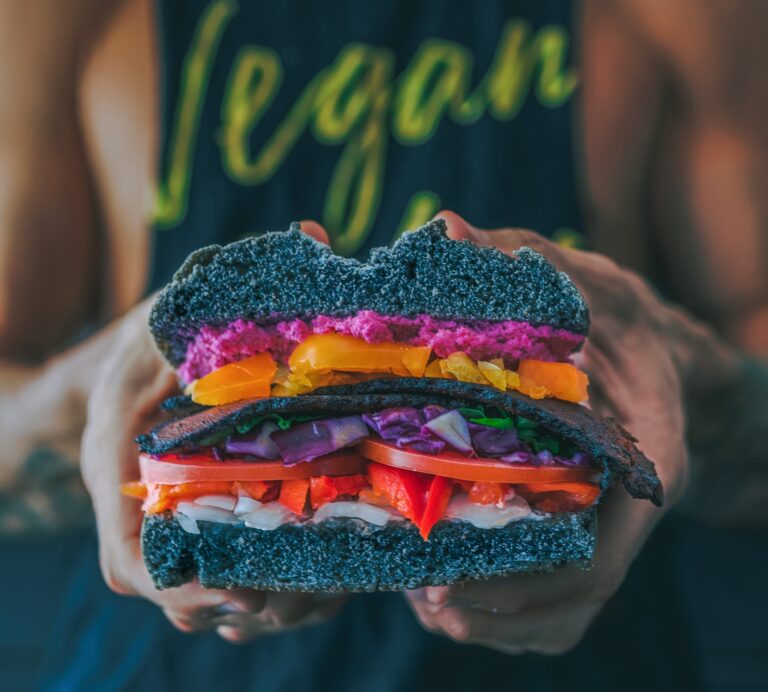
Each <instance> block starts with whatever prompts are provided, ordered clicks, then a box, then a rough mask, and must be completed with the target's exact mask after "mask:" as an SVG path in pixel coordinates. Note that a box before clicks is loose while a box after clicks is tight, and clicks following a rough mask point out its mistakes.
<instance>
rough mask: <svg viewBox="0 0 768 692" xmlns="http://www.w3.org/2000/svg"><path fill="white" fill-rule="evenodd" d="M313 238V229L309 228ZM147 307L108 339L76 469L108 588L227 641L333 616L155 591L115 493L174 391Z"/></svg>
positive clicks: (289, 602)
mask: <svg viewBox="0 0 768 692" xmlns="http://www.w3.org/2000/svg"><path fill="white" fill-rule="evenodd" d="M304 230H305V232H310V233H311V234H312V235H314V236H315V237H317V238H318V239H319V240H323V239H324V237H325V236H324V233H320V232H319V231H318V230H317V228H316V227H315V226H313V225H309V224H308V225H307V226H306V227H305V228H304ZM149 305H150V302H149V301H147V302H145V303H143V304H142V305H140V306H139V307H137V308H135V309H134V310H133V311H132V312H131V313H129V314H128V315H127V316H126V317H125V318H124V319H123V322H122V324H121V325H120V327H119V329H118V331H117V332H116V338H115V339H114V342H113V343H114V348H113V350H112V353H111V355H110V356H109V358H108V359H107V361H106V362H105V363H104V365H103V367H102V369H101V372H100V376H99V378H98V382H97V383H96V385H95V387H94V390H93V393H92V395H91V397H90V400H89V403H88V424H87V426H86V430H85V434H84V436H83V450H82V462H81V463H82V471H83V478H84V479H85V483H86V487H87V488H88V491H89V492H90V494H91V497H92V499H93V506H94V510H95V513H96V525H97V529H98V533H99V549H100V562H101V568H102V572H103V574H104V578H105V580H106V582H107V584H108V585H109V586H110V588H111V589H112V590H113V591H116V592H117V593H120V594H124V595H132V596H142V597H144V598H146V599H148V600H150V601H152V602H153V603H155V604H157V605H158V606H159V607H160V608H162V609H163V612H164V613H165V614H166V616H167V617H168V619H169V620H170V621H171V622H172V623H173V624H174V625H175V626H176V627H177V628H178V629H180V630H181V631H183V632H200V631H204V630H212V629H215V630H216V631H217V632H218V633H219V634H220V635H221V636H222V637H224V638H225V639H228V640H229V641H232V642H244V641H247V640H248V639H251V638H253V637H255V636H258V635H260V634H266V633H270V632H277V631H281V630H285V629H288V628H293V627H298V626H302V625H308V624H312V623H315V622H320V621H321V620H323V619H324V618H327V617H329V616H331V615H332V614H333V613H335V612H336V610H338V608H339V607H340V606H341V604H342V603H343V601H344V598H343V597H339V596H327V595H324V594H306V593H302V594H281V593H264V592H260V591H254V590H250V589H231V590H214V589H204V588H203V587H201V586H200V585H199V584H197V583H189V584H185V585H184V586H181V587H179V588H174V589H168V590H165V591H158V590H157V589H156V588H155V586H154V584H153V583H152V580H151V578H150V576H149V573H148V572H147V570H146V568H145V566H144V562H143V560H142V556H141V548H140V545H139V534H140V529H141V519H142V515H141V511H140V510H139V507H138V505H137V503H136V501H135V500H132V499H129V498H125V497H122V496H121V495H120V484H121V483H124V482H126V481H129V480H135V479H136V477H137V475H138V470H139V469H138V463H137V458H138V449H137V447H136V443H135V442H134V439H135V437H136V436H137V435H139V434H140V433H143V432H146V431H147V430H148V429H149V428H150V427H151V426H152V424H153V423H154V422H155V420H156V419H157V416H158V404H159V403H160V402H161V401H162V400H163V399H164V398H166V397H167V396H170V395H171V394H174V393H177V391H178V386H177V383H176V378H175V375H174V372H173V370H172V368H171V367H170V366H169V365H168V364H167V363H166V362H165V361H164V360H163V358H162V357H161V355H160V353H159V352H158V350H157V348H156V347H155V344H154V341H153V340H152V337H151V335H150V333H149V330H148V329H147V317H148V313H149Z"/></svg>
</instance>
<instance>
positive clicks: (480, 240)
mask: <svg viewBox="0 0 768 692" xmlns="http://www.w3.org/2000/svg"><path fill="white" fill-rule="evenodd" d="M435 218H436V219H442V220H443V221H445V224H446V234H447V236H448V237H449V238H451V239H452V240H470V241H472V242H473V243H477V244H478V245H488V246H494V247H497V248H498V249H499V250H502V251H504V252H507V253H510V252H514V251H515V250H519V249H520V248H521V247H530V248H533V249H534V250H536V251H538V252H540V253H541V254H543V255H544V256H545V257H547V258H548V259H550V260H551V261H553V262H559V261H561V260H562V259H563V257H564V249H563V248H562V247H560V246H559V245H556V244H555V243H553V242H551V241H549V240H547V239H546V238H544V237H543V236H541V235H539V234H538V233H536V232H535V231H531V230H528V229H525V228H498V229H488V228H478V227H477V226H473V225H472V224H471V223H469V222H468V221H467V220H466V219H464V218H462V217H461V216H459V215H458V214H456V213H455V212H452V211H450V210H448V209H445V210H443V211H441V212H439V213H438V214H437V216H435ZM569 251H570V250H569Z"/></svg>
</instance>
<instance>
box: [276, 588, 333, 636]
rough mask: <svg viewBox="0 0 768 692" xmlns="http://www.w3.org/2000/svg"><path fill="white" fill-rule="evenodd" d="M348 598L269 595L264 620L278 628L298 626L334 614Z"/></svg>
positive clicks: (297, 594)
mask: <svg viewBox="0 0 768 692" xmlns="http://www.w3.org/2000/svg"><path fill="white" fill-rule="evenodd" d="M345 600H346V596H338V595H333V594H315V593H274V592H273V593H269V594H268V596H267V603H266V606H265V608H264V613H263V615H264V620H265V622H268V623H269V624H270V625H272V626H274V627H278V628H281V629H282V628H286V627H292V626H294V625H298V624H299V623H301V622H303V621H304V620H306V619H307V618H309V617H312V616H313V615H315V616H316V615H317V611H321V612H322V613H333V612H336V610H338V609H339V608H340V607H341V605H343V603H344V601H345Z"/></svg>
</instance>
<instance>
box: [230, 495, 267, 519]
mask: <svg viewBox="0 0 768 692" xmlns="http://www.w3.org/2000/svg"><path fill="white" fill-rule="evenodd" d="M263 506H264V505H263V504H262V503H261V502H259V501H258V500H254V499H253V498H252V497H247V496H245V495H241V496H240V497H238V498H237V504H236V505H235V515H236V516H238V517H239V516H241V515H242V514H248V513H249V512H255V511H256V510H257V509H260V508H261V507H263Z"/></svg>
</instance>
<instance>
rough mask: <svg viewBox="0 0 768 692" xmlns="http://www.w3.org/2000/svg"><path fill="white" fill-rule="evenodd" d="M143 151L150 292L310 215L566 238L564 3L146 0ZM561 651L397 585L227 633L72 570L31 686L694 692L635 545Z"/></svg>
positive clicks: (669, 588) (671, 607) (345, 243)
mask: <svg viewBox="0 0 768 692" xmlns="http://www.w3.org/2000/svg"><path fill="white" fill-rule="evenodd" d="M157 7H158V21H159V38H160V45H161V55H162V106H163V107H162V149H161V152H162V156H161V164H160V170H159V171H158V186H157V198H156V206H155V213H154V229H155V230H154V249H153V265H152V275H151V281H150V288H152V289H154V288H157V287H159V286H162V285H163V284H164V283H165V282H167V281H168V280H169V278H170V277H171V275H172V273H173V272H174V271H175V270H176V268H177V267H178V266H179V265H180V264H181V262H182V261H183V259H184V258H185V257H186V256H187V255H188V254H189V253H190V252H191V251H192V250H195V249H196V248H198V247H200V246H202V245H206V244H210V243H226V242H230V241H233V240H236V239H238V238H241V237H243V236H245V235H248V234H253V233H260V232H264V231H266V230H282V229H285V228H287V226H288V224H289V222H290V221H293V220H301V219H310V218H311V219H316V220H318V221H320V222H322V223H323V224H324V225H325V227H326V228H327V229H328V231H329V234H330V237H331V241H332V245H333V247H334V248H335V249H336V251H337V252H340V253H343V254H346V255H355V256H359V257H364V256H365V255H366V253H367V251H368V249H369V248H371V247H373V246H377V245H382V244H387V243H389V242H391V241H392V240H394V239H395V238H396V237H397V235H398V234H399V233H401V232H402V231H403V230H405V229H409V228H414V227H416V226H418V225H419V224H421V223H422V222H424V221H426V220H427V219H429V218H431V217H432V216H433V215H434V214H435V213H436V212H437V211H439V210H440V209H442V208H449V209H452V210H454V211H456V212H458V213H460V214H461V215H463V216H464V217H466V218H467V219H468V220H470V221H471V222H472V223H474V224H476V225H478V226H480V227H487V228H494V227H503V226H520V227H528V228H532V229H535V230H537V231H539V232H541V233H543V234H546V235H548V236H550V237H555V238H556V239H559V240H562V241H563V242H568V243H573V242H578V240H579V234H578V230H579V229H580V225H581V224H580V216H579V204H578V196H577V191H576V186H575V183H574V181H575V172H574V154H573V151H574V142H573V139H572V131H573V130H572V120H573V104H574V99H575V95H576V93H577V89H578V79H579V78H578V73H577V71H576V68H575V65H574V61H573V55H572V43H573V25H574V21H573V20H574V17H573V16H572V12H573V8H572V5H571V3H570V2H568V1H567V0H484V1H483V2H464V1H460V0H421V1H419V2H415V1H414V0H386V1H385V0H332V1H330V0H329V1H326V2H311V1H309V0H282V1H280V2H269V3H268V2H255V1H254V2H248V1H246V0H241V2H239V3H238V2H235V1H234V0H159V2H158V5H157ZM667 550H668V549H667V542H666V538H665V533H664V531H663V530H661V531H657V533H656V534H655V535H654V537H653V538H652V540H651V541H650V542H649V545H648V546H647V547H646V549H645V551H644V553H643V556H641V558H640V559H639V560H638V562H637V563H636V565H635V567H634V568H633V570H632V572H631V574H630V577H629V579H628V581H627V582H626V583H625V585H624V587H623V588H622V591H621V592H620V594H619V596H618V597H617V598H616V599H614V600H613V602H612V603H611V605H610V606H609V607H608V608H607V609H606V611H605V612H604V613H603V614H602V615H601V617H600V618H599V621H598V623H597V624H596V625H595V627H594V628H593V629H592V630H591V632H590V634H589V635H588V637H587V639H586V641H585V642H584V643H583V644H582V645H581V646H580V647H579V649H578V650H577V651H576V652H574V653H572V654H569V655H567V656H565V657H560V658H557V659H549V658H544V657H537V656H526V657H511V656H505V655H503V654H501V653H498V652H495V651H492V650H490V649H488V648H484V647H479V646H472V645H460V644H456V643H454V642H451V641H450V640H448V639H446V638H444V637H438V636H436V635H433V634H429V633H428V632H426V631H425V630H423V629H422V628H421V627H420V626H419V625H418V623H417V622H416V620H415V618H414V616H413V614H412V613H411V612H410V610H409V609H408V607H407V605H406V602H405V599H404V598H403V597H402V595H400V594H373V595H356V596H353V597H352V598H351V599H350V601H349V603H348V604H347V605H346V606H345V607H344V609H343V610H342V612H341V613H340V614H339V615H338V616H337V617H336V618H335V619H334V620H332V621H331V622H329V623H326V624H323V625H320V626H315V627H312V628H308V629H303V630H298V631H295V632H287V633H284V634H280V635H276V636H271V637H264V638H261V639H259V640H257V641H255V642H254V643H252V644H250V645H248V646H245V647H235V646H232V645H230V644H227V643H225V642H223V641H222V640H220V639H218V638H217V637H215V636H214V635H198V636H194V637H190V636H187V635H182V634H179V633H178V632H176V631H175V630H173V629H172V628H171V626H170V625H169V624H168V623H167V622H166V621H165V619H164V617H163V615H162V613H161V612H160V611H159V610H158V609H157V608H156V607H155V606H153V605H151V604H149V603H145V602H142V601H139V600H136V599H125V598H120V597H118V596H115V595H114V594H112V593H110V592H109V591H108V590H107V589H106V587H105V586H104V584H103V582H102V579H101V576H100V574H99V571H98V564H97V559H96V550H95V547H94V545H93V544H92V545H90V546H88V550H86V552H84V554H83V557H82V564H81V565H80V568H79V569H80V571H79V572H78V573H77V574H76V575H75V576H74V577H73V579H72V586H71V588H70V596H69V599H68V601H67V606H66V609H65V612H64V613H63V614H62V616H61V618H60V623H61V624H60V626H59V630H57V631H56V632H54V634H53V637H54V641H56V642H57V646H56V650H55V656H52V659H51V661H50V662H49V666H48V673H47V679H48V680H49V681H50V684H49V686H48V687H47V689H56V690H59V689H73V690H74V689H77V690H79V689H83V690H86V689H87V690H101V689H109V690H134V689H135V690H142V691H144V692H150V691H153V690H162V691H163V692H166V691H168V690H177V689H178V690H184V692H195V691H197V690H200V691H203V692H210V691H211V690H216V692H225V691H227V692H228V691H230V690H231V691H232V692H235V691H237V692H242V691H244V690H259V691H260V692H273V691H274V692H277V691H278V690H286V691H289V692H304V691H314V690H318V691H325V690H333V692H389V691H398V692H399V691H405V692H407V691H410V690H414V691H416V690H418V691H419V692H428V691H430V690H435V691H438V692H449V691H452V690H494V691H496V690H545V691H548V690H593V691H598V690H607V689H611V690H614V689H617V687H618V688H620V689H623V690H643V692H645V690H647V689H657V690H661V689H665V690H666V689H669V690H673V689H674V690H684V689H693V682H692V680H691V678H690V677H689V676H688V665H687V663H688V658H687V655H688V654H687V650H686V647H685V645H684V642H685V640H686V637H685V636H684V633H683V632H681V631H680V630H679V628H678V627H677V626H676V623H677V622H678V618H676V617H675V616H674V613H675V612H676V609H677V605H676V604H677V595H676V593H675V589H674V585H670V584H669V583H668V580H666V579H665V578H664V574H663V572H660V571H659V570H650V569H649V567H648V565H649V564H650V563H649V560H653V561H655V562H656V563H658V562H662V563H663V562H664V561H665V560H666V559H667Z"/></svg>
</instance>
